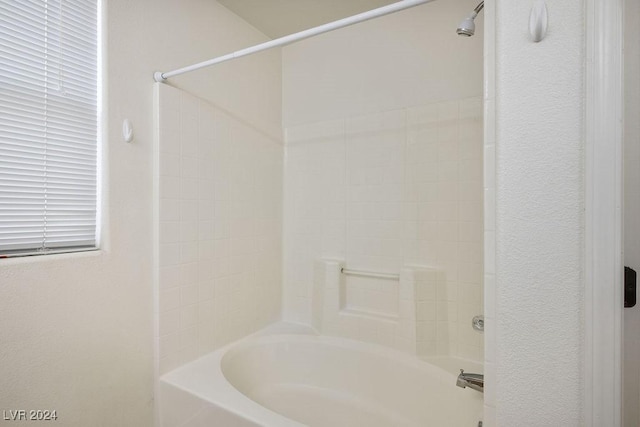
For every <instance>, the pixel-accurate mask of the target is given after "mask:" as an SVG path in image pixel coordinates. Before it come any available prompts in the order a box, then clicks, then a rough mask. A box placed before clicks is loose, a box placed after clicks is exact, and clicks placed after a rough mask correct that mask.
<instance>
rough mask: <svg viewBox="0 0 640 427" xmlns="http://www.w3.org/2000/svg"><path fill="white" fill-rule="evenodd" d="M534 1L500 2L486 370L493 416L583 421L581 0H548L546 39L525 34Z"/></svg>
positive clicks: (550, 422)
mask: <svg viewBox="0 0 640 427" xmlns="http://www.w3.org/2000/svg"><path fill="white" fill-rule="evenodd" d="M530 7H531V3H530V2H513V1H507V0H497V1H496V6H495V11H496V26H495V28H496V33H495V37H496V40H495V47H496V56H495V60H496V68H495V77H496V86H495V90H496V102H495V108H496V117H497V122H496V146H495V147H496V157H495V159H496V174H495V179H496V206H497V211H496V256H497V258H496V264H495V268H496V277H497V283H496V289H495V297H496V298H495V304H496V306H495V310H496V313H497V314H496V323H495V328H496V329H495V341H493V342H487V345H488V346H495V348H494V350H495V358H496V372H495V375H493V374H492V375H491V376H489V377H488V378H487V381H493V382H494V383H493V384H495V389H494V390H493V391H492V394H493V397H492V398H493V399H494V401H495V402H496V404H497V406H496V412H495V414H491V420H490V423H489V422H488V425H499V426H513V425H517V426H559V425H562V426H579V425H582V424H583V420H582V401H583V384H584V383H583V381H582V374H583V372H582V366H583V359H584V358H583V335H584V334H583V328H582V318H583V308H582V307H583V287H584V284H583V282H584V278H583V273H582V271H583V247H584V225H583V224H584V213H583V211H584V166H583V163H584V161H583V158H584V134H583V132H584V131H583V129H584V121H583V104H584V91H585V89H584V87H583V80H584V73H583V67H584V43H585V41H584V13H583V11H584V4H583V2H581V1H578V2H565V1H555V0H554V1H547V7H548V8H549V17H550V21H549V31H548V34H547V37H546V38H545V39H544V40H543V41H542V42H540V43H533V42H531V41H530V40H529V38H528V31H527V26H526V23H527V22H528V17H529V13H530ZM487 256H489V254H487ZM486 398H487V395H485V399H486ZM494 415H495V417H494ZM486 416H487V414H486V413H485V417H486Z"/></svg>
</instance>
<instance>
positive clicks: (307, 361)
mask: <svg viewBox="0 0 640 427" xmlns="http://www.w3.org/2000/svg"><path fill="white" fill-rule="evenodd" d="M436 363H438V364H439V365H441V366H437V365H435V364H433V363H427V362H424V361H420V360H418V359H416V358H415V357H413V356H410V355H405V354H403V353H400V352H398V351H396V350H393V349H389V348H386V347H382V346H378V345H374V344H368V343H363V342H358V341H353V340H348V339H342V338H335V337H326V336H318V335H314V334H312V333H308V331H307V330H304V328H296V327H295V326H291V325H279V326H277V327H272V328H269V329H267V330H265V331H262V332H261V333H257V334H254V335H252V336H250V337H247V338H245V339H242V340H240V341H238V342H236V343H233V344H231V345H228V346H226V347H224V348H222V349H220V350H217V351H215V352H213V353H211V354H209V355H207V356H205V357H202V358H200V359H197V360H195V361H193V362H191V363H188V364H187V365H184V366H182V367H180V368H178V369H176V370H174V371H171V372H169V373H167V374H166V375H164V376H163V377H161V379H160V384H159V394H160V421H161V425H162V427H178V426H180V427H204V426H221V427H249V426H252V427H253V426H274V427H276V426H277V427H280V426H282V427H285V426H298V427H299V426H331V427H337V426H349V427H355V426H366V427H383V426H384V427H396V426H407V427H409V426H412V427H413V426H415V427H418V426H420V427H426V426H434V427H458V426H459V427H476V426H477V425H478V421H479V420H480V419H481V414H482V405H483V400H482V394H481V393H479V392H477V391H474V390H470V389H461V388H459V387H456V386H455V380H456V371H451V369H457V368H464V369H465V370H467V371H472V370H475V369H477V368H478V366H477V365H474V364H473V363H470V362H456V361H452V360H450V359H440V360H437V361H436ZM454 367H455V368H454ZM448 369H449V370H448Z"/></svg>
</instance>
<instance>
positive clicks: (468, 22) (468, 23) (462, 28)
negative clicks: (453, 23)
mask: <svg viewBox="0 0 640 427" xmlns="http://www.w3.org/2000/svg"><path fill="white" fill-rule="evenodd" d="M482 8H484V1H481V2H480V4H479V5H477V6H476V8H475V9H473V12H471V15H469V17H468V18H465V19H463V20H462V22H460V25H458V29H457V30H456V33H458V35H459V36H465V37H471V36H472V35H474V34H475V32H476V22H475V21H474V20H475V19H476V16H478V13H479V12H480V11H481V10H482Z"/></svg>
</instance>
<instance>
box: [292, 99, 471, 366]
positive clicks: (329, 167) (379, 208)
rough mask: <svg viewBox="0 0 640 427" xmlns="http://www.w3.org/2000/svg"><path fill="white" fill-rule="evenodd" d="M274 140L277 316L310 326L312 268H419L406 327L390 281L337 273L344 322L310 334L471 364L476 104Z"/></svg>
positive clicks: (433, 107) (301, 130) (314, 128)
mask: <svg viewBox="0 0 640 427" xmlns="http://www.w3.org/2000/svg"><path fill="white" fill-rule="evenodd" d="M286 142H287V147H286V150H287V156H286V172H285V287H284V295H285V298H284V313H285V319H287V320H291V321H296V322H302V323H309V324H314V323H317V321H316V320H315V319H314V316H313V315H312V313H313V312H314V303H315V302H317V300H318V299H319V298H318V292H317V290H314V287H313V284H314V280H316V281H317V278H316V277H315V276H316V275H317V270H318V268H317V267H316V269H315V271H314V263H317V262H318V260H321V259H328V260H337V261H339V262H341V264H342V265H343V266H344V267H345V268H349V269H354V270H365V271H372V272H384V273H393V274H398V273H400V272H401V270H403V269H406V268H411V267H412V266H416V267H418V268H427V269H430V270H432V271H433V275H432V276H433V277H434V279H433V280H430V281H429V283H428V284H427V285H426V286H421V287H420V288H419V289H420V292H419V295H415V301H414V300H413V298H412V299H411V303H412V304H414V305H415V307H414V309H415V310H416V314H417V317H416V318H417V323H416V324H414V325H411V326H407V325H404V324H403V323H404V320H403V319H404V318H405V317H406V316H404V315H403V314H402V311H403V308H402V303H403V300H402V298H401V297H400V293H401V292H400V287H401V286H400V285H401V283H399V281H398V280H388V279H373V278H364V277H354V276H343V277H342V283H341V285H340V290H339V292H341V293H342V297H341V298H342V299H341V307H339V308H340V309H342V310H343V311H344V313H345V314H346V313H347V312H350V313H351V315H349V318H348V319H346V318H343V319H342V320H339V321H336V322H333V324H328V325H326V328H325V329H324V330H322V331H321V332H323V333H329V334H331V335H338V336H346V337H350V338H355V339H359V340H363V341H369V342H376V343H379V344H384V345H389V346H392V347H396V348H406V349H409V351H411V343H409V342H406V339H407V334H408V332H407V331H408V330H409V331H410V332H409V336H412V334H417V335H416V337H415V340H416V341H417V343H418V348H417V353H418V354H419V355H421V356H425V357H432V356H454V357H455V356H457V357H462V358H466V359H472V360H477V361H481V360H482V355H483V341H482V335H481V334H480V333H478V332H476V331H474V330H473V329H472V328H471V319H472V318H473V316H475V315H478V314H481V313H482V306H483V299H482V298H483V292H482V226H483V222H482V221H483V219H482V218H483V217H482V102H481V99H480V98H479V97H473V98H467V99H462V100H459V101H447V102H441V103H434V104H428V105H423V106H419V107H412V108H406V109H398V110H393V111H388V112H384V113H374V114H368V115H363V116H356V117H350V118H347V119H345V120H334V121H326V122H320V123H312V124H308V125H300V126H294V127H290V128H288V129H287V130H286ZM400 281H402V279H400ZM416 292H417V291H416ZM325 299H326V296H325ZM406 301H408V300H405V303H406ZM318 310H321V309H317V308H316V310H315V311H316V312H317V311H318ZM405 311H406V310H405ZM353 313H356V314H353ZM338 323H339V326H338V325H337V324H338ZM407 328H409V329H407ZM411 328H413V331H411ZM411 352H412V351H411Z"/></svg>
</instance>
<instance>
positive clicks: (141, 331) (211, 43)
mask: <svg viewBox="0 0 640 427" xmlns="http://www.w3.org/2000/svg"><path fill="white" fill-rule="evenodd" d="M104 3H105V8H106V12H107V14H106V28H105V29H106V44H107V50H106V56H107V60H108V63H107V73H106V77H107V84H108V87H107V101H106V105H107V108H108V111H107V115H108V121H107V124H108V127H107V131H108V135H109V136H108V138H107V140H106V144H105V145H106V149H105V169H106V170H105V175H106V182H105V183H106V202H107V207H106V210H105V215H106V217H107V218H106V225H107V230H106V232H105V238H106V244H105V246H104V248H103V250H102V251H101V252H98V253H91V254H77V255H56V256H47V257H39V258H25V259H17V260H2V263H1V264H0V292H1V298H0V325H2V327H1V328H0V342H1V343H2V346H1V348H0V377H1V378H2V386H1V387H0V401H1V402H2V404H3V407H4V408H7V409H9V408H25V409H28V408H43V409H57V411H58V416H59V421H58V424H60V425H65V426H91V425H122V426H132V427H133V426H135V427H138V426H148V425H151V423H152V405H153V401H152V382H153V375H152V369H153V363H152V360H153V359H152V338H153V329H152V319H153V317H152V313H153V307H152V302H153V299H152V283H151V275H152V246H151V243H152V223H151V221H150V218H151V217H152V156H151V153H152V142H153V114H152V106H153V80H152V77H151V76H152V74H153V72H154V71H156V70H158V69H167V68H172V67H176V66H182V65H185V64H188V63H191V62H193V61H196V60H202V59H206V58H209V57H211V56H212V55H215V54H216V53H224V52H227V51H229V50H233V49H237V48H240V47H244V46H246V45H249V44H253V43H256V42H260V41H263V40H265V37H264V36H263V35H261V34H260V33H259V32H258V31H256V30H255V29H253V28H251V27H249V26H248V25H246V24H245V23H243V22H242V21H241V20H240V19H239V18H237V17H236V16H234V15H232V14H231V13H229V12H228V11H227V10H226V9H224V8H222V7H220V6H219V5H218V4H217V3H215V2H213V1H208V0H207V1H205V0H193V1H190V2H188V6H186V3H185V2H182V1H177V0H139V1H138V0H137V1H127V0H109V1H105V2H104ZM253 61H255V62H249V63H247V62H244V63H243V61H238V62H237V63H236V64H233V65H232V64H229V66H228V67H224V66H222V67H220V68H219V69H218V70H216V71H203V72H201V73H200V74H197V73H195V74H193V75H191V76H185V77H183V78H178V79H176V84H178V85H179V86H181V87H184V88H186V89H187V90H190V91H192V92H195V93H198V94H199V95H200V96H203V97H206V98H208V99H211V100H212V101H214V102H216V103H217V104H219V105H220V106H222V107H224V108H226V109H229V110H231V111H233V112H235V113H236V114H238V115H242V116H243V117H244V118H245V119H246V120H248V121H251V122H252V123H255V124H258V125H260V126H261V127H263V128H265V129H266V128H270V129H271V130H270V132H271V133H278V131H279V128H280V121H281V119H280V111H281V110H280V108H279V104H280V90H279V85H280V60H279V53H278V52H273V53H271V54H266V55H263V56H261V57H256V58H255V59H253ZM256 64H258V65H259V67H254V66H252V65H256ZM256 69H259V70H260V72H254V70H256ZM265 70H267V71H266V72H265ZM274 105H275V106H276V108H274ZM124 118H129V119H131V120H132V122H133V125H134V127H135V135H136V139H135V142H134V143H133V144H126V143H124V142H123V141H122V140H121V138H120V132H121V126H122V120H123V119H124ZM261 124H264V125H261Z"/></svg>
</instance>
